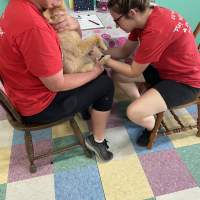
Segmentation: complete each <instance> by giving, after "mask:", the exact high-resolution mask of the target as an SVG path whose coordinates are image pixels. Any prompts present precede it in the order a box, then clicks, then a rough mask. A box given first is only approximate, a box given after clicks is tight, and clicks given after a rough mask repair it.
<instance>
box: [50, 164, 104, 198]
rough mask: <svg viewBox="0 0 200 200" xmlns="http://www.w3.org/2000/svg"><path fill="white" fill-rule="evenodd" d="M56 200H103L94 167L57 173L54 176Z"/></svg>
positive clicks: (98, 178) (96, 169)
mask: <svg viewBox="0 0 200 200" xmlns="http://www.w3.org/2000/svg"><path fill="white" fill-rule="evenodd" d="M54 180H55V193H56V195H55V196H56V200H63V199H67V200H104V199H105V197H104V193H103V188H102V185H101V180H100V177H99V171H98V168H97V166H96V165H93V166H85V167H82V168H76V169H73V170H71V171H65V172H60V173H59V172H57V173H56V174H55V175H54Z"/></svg>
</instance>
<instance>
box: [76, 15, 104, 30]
mask: <svg viewBox="0 0 200 200" xmlns="http://www.w3.org/2000/svg"><path fill="white" fill-rule="evenodd" d="M76 19H77V20H78V22H79V24H80V27H81V30H88V29H98V28H104V25H103V24H102V22H101V20H100V19H99V17H98V16H97V15H95V14H80V15H77V16H76Z"/></svg>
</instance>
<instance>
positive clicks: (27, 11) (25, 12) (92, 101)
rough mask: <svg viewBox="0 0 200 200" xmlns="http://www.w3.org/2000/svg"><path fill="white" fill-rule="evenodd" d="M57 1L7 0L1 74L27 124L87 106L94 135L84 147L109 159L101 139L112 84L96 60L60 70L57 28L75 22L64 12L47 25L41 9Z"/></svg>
mask: <svg viewBox="0 0 200 200" xmlns="http://www.w3.org/2000/svg"><path fill="white" fill-rule="evenodd" d="M60 3H61V0H10V1H9V3H8V5H7V7H6V9H5V11H4V13H3V15H2V16H1V18H0V55H1V56H0V73H1V79H2V80H3V84H4V87H5V91H6V93H7V95H8V97H9V99H10V100H11V102H12V104H13V105H14V107H15V108H16V109H17V111H18V112H19V113H20V114H21V116H22V119H23V121H24V122H25V123H47V122H53V121H55V120H59V119H61V118H63V117H67V116H70V115H73V114H75V113H77V112H81V111H83V110H86V109H87V108H88V107H89V106H91V107H92V110H91V121H92V125H93V126H92V132H93V135H90V136H88V137H86V139H85V142H86V145H87V147H88V148H90V149H91V150H92V151H94V152H95V153H96V154H97V155H98V156H99V157H100V158H101V159H102V160H111V159H112V157H113V154H112V152H110V151H109V150H108V145H107V141H106V140H105V139H104V135H105V127H106V122H107V119H108V117H109V113H110V109H111V106H112V102H113V93H114V86H113V82H112V80H111V79H110V78H109V77H108V76H107V74H106V73H105V71H104V69H103V67H102V66H100V65H98V64H97V65H96V66H95V67H94V69H93V70H92V71H90V72H86V73H76V74H63V65H62V53H61V49H60V45H59V40H58V37H57V33H56V30H57V31H62V30H65V29H69V30H77V31H78V32H79V33H80V26H79V24H78V22H77V21H76V20H75V19H74V18H72V17H70V16H67V17H64V16H65V15H64V13H63V12H60V13H58V15H61V18H60V21H59V22H58V23H57V24H49V23H48V21H47V20H46V19H45V18H44V17H43V15H42V13H43V11H44V10H45V9H47V8H53V7H54V6H58V5H59V4H60Z"/></svg>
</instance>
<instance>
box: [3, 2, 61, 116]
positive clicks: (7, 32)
mask: <svg viewBox="0 0 200 200" xmlns="http://www.w3.org/2000/svg"><path fill="white" fill-rule="evenodd" d="M0 55H1V56H0V73H1V77H2V79H3V80H4V86H5V90H6V92H7V95H8V97H9V99H10V100H11V102H12V103H13V105H14V106H15V107H16V109H17V110H18V112H20V113H21V114H22V115H24V116H31V115H34V114H37V113H39V112H41V111H42V110H44V109H45V108H46V107H47V106H48V105H49V104H50V103H51V102H52V100H53V99H54V97H55V95H56V93H55V92H51V91H50V90H49V89H48V88H46V87H45V86H44V84H43V83H42V82H41V81H40V80H39V78H38V77H48V76H51V75H53V74H55V73H57V72H58V71H60V70H61V68H62V58H61V57H62V56H61V50H60V46H59V42H58V38H57V35H56V32H55V31H54V29H53V28H52V27H51V26H50V25H49V24H48V23H47V21H46V20H45V19H44V17H43V16H42V14H41V13H40V11H39V10H38V9H37V8H36V6H35V5H33V4H32V3H30V2H29V1H27V0H11V1H10V2H9V4H8V6H7V8H6V10H5V12H4V13H3V15H2V17H1V18H0Z"/></svg>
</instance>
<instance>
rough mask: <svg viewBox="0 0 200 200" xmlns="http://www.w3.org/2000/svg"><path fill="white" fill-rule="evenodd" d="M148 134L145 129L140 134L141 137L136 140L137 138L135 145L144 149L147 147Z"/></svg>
mask: <svg viewBox="0 0 200 200" xmlns="http://www.w3.org/2000/svg"><path fill="white" fill-rule="evenodd" d="M150 135H151V134H150V132H149V131H148V130H147V129H145V130H144V131H143V133H142V135H140V136H139V137H138V138H137V141H136V143H137V144H138V145H139V146H142V147H145V146H147V145H148V143H149V139H150Z"/></svg>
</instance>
